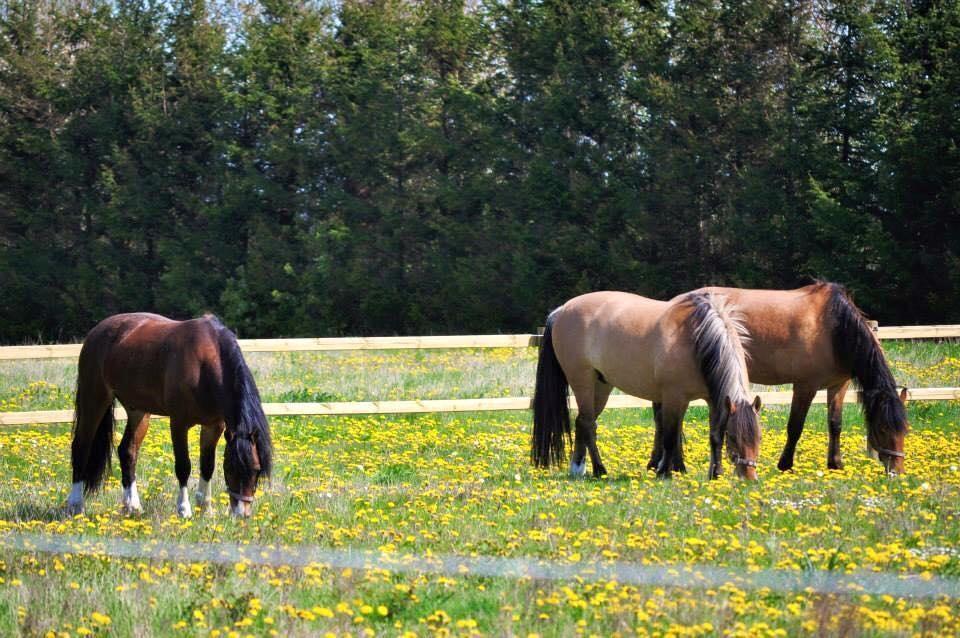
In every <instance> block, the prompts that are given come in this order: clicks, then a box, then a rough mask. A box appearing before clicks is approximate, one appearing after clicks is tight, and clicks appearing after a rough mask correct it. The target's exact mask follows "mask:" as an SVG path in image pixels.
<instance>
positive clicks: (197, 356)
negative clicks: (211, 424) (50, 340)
mask: <svg viewBox="0 0 960 638" xmlns="http://www.w3.org/2000/svg"><path fill="white" fill-rule="evenodd" d="M222 329H223V326H222V324H220V322H219V321H217V320H216V318H214V317H211V316H204V317H199V318H197V319H189V320H186V321H176V320H173V319H169V318H167V317H163V316H161V315H156V314H152V313H126V314H120V315H113V316H112V317H108V318H106V319H104V320H103V321H101V322H100V323H99V324H97V326H95V327H94V329H93V330H91V331H90V333H89V334H88V336H87V339H86V340H85V341H84V346H83V349H82V351H81V368H83V367H84V365H83V363H84V351H86V354H87V358H88V359H96V364H94V365H95V366H96V367H97V368H98V370H97V371H98V372H99V374H100V375H101V376H102V378H103V380H104V382H105V383H106V384H107V386H108V387H110V389H111V390H112V391H113V392H114V393H115V395H116V396H117V398H118V399H119V400H120V402H121V403H122V404H123V405H124V406H125V407H127V408H128V409H139V410H143V411H145V412H149V413H151V414H163V415H170V412H171V411H174V410H176V409H177V406H178V405H181V406H187V405H192V404H193V401H194V398H195V397H197V396H203V395H207V394H210V390H215V389H216V388H217V386H219V384H220V381H221V367H220V354H219V353H220V349H219V348H220V346H219V344H220V333H221V330H222ZM211 407H212V404H211Z"/></svg>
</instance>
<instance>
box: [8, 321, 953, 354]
mask: <svg viewBox="0 0 960 638" xmlns="http://www.w3.org/2000/svg"><path fill="white" fill-rule="evenodd" d="M877 335H878V336H879V337H880V338H881V339H948V338H960V324H955V325H943V326H880V327H879V328H878V329H877ZM539 344H540V336H539V335H535V334H511V335H451V336H437V337H331V338H310V339H240V347H241V349H243V351H244V352H323V351H335V350H400V349H408V348H410V349H427V348H437V349H446V348H528V347H531V346H537V345H539ZM80 345H81V344H79V343H63V344H52V345H41V346H0V360H8V361H9V360H17V359H67V358H73V357H77V356H78V355H79V354H80Z"/></svg>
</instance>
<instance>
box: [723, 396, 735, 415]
mask: <svg viewBox="0 0 960 638" xmlns="http://www.w3.org/2000/svg"><path fill="white" fill-rule="evenodd" d="M723 400H724V402H725V403H726V404H727V413H729V414H734V413H735V412H736V411H737V406H735V405H734V404H733V401H731V400H730V395H727V396H725V397H723Z"/></svg>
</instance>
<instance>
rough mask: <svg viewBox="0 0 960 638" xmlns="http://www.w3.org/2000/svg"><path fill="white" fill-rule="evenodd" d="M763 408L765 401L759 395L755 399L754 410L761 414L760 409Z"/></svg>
mask: <svg viewBox="0 0 960 638" xmlns="http://www.w3.org/2000/svg"><path fill="white" fill-rule="evenodd" d="M762 409H763V401H761V400H760V395H759V394H758V395H757V398H755V399H754V400H753V411H754V412H756V413H757V414H760V410H762Z"/></svg>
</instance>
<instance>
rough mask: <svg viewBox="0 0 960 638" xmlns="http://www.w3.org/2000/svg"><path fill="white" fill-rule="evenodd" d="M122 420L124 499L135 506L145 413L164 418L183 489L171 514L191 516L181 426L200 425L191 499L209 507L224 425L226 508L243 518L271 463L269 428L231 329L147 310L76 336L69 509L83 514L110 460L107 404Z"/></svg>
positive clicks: (187, 461) (147, 417)
mask: <svg viewBox="0 0 960 638" xmlns="http://www.w3.org/2000/svg"><path fill="white" fill-rule="evenodd" d="M114 400H119V401H120V403H121V404H123V406H124V408H126V410H127V415H128V421H127V428H126V431H125V432H124V433H123V439H122V440H121V441H120V447H118V448H117V454H118V455H119V457H120V470H121V474H122V483H123V498H122V506H123V508H124V509H125V510H127V511H128V512H139V511H141V506H140V496H139V495H138V493H137V482H136V475H135V474H136V466H137V454H138V452H139V450H140V444H141V443H142V442H143V437H144V435H146V433H147V428H148V427H149V424H150V415H151V414H157V415H165V416H169V417H170V437H171V439H173V453H174V458H175V470H176V474H177V480H178V481H179V484H180V491H179V495H178V499H177V513H178V514H179V515H180V516H181V517H184V518H189V517H190V516H191V514H192V509H191V506H190V498H189V495H188V491H187V481H188V479H189V478H190V455H189V452H188V450H187V431H188V430H189V429H190V428H191V427H193V426H194V425H195V424H198V423H199V424H200V425H201V426H202V428H203V429H202V430H201V433H200V485H199V489H198V491H197V494H196V499H197V505H199V506H201V507H204V508H209V507H211V505H212V496H211V493H210V479H211V477H212V476H213V468H214V465H215V464H216V460H215V454H216V448H217V442H218V441H219V440H220V435H221V434H223V433H224V431H226V440H227V444H226V449H225V450H224V454H223V474H224V479H225V480H226V484H227V488H228V492H229V494H230V511H231V513H233V514H235V515H237V516H249V515H250V514H251V506H252V503H253V495H254V493H255V491H256V489H257V482H258V481H259V479H260V477H261V476H269V475H270V470H271V466H272V460H271V459H272V455H273V454H272V448H271V443H270V426H269V424H268V423H267V418H266V416H264V414H263V408H262V407H261V405H260V394H259V393H258V392H257V386H256V384H255V383H254V381H253V376H252V375H251V374H250V369H249V368H248V367H247V364H246V362H245V361H244V360H243V354H242V353H241V352H240V346H239V344H238V343H237V337H236V335H234V334H233V333H232V332H230V330H228V329H227V328H226V327H225V326H224V325H223V324H222V323H220V321H219V320H218V319H217V318H216V317H214V316H213V315H204V316H203V317H201V318H199V319H191V320H189V321H173V320H171V319H167V318H166V317H161V316H159V315H154V314H149V313H131V314H121V315H114V316H112V317H108V318H106V319H104V320H103V321H101V322H100V323H98V324H97V325H96V326H94V328H93V330H91V331H90V333H89V334H88V335H87V337H86V339H84V341H83V348H82V349H81V350H80V362H79V367H78V372H77V399H76V416H75V418H74V426H73V444H72V455H71V459H72V463H73V489H72V491H71V492H70V498H69V499H68V501H67V508H68V511H69V512H71V513H81V512H83V498H84V493H85V492H86V493H93V492H96V491H97V490H98V489H99V488H100V486H101V484H102V483H103V479H104V475H105V474H106V472H107V471H108V467H109V465H110V457H111V450H110V448H111V447H112V445H113V403H114Z"/></svg>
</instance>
